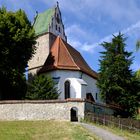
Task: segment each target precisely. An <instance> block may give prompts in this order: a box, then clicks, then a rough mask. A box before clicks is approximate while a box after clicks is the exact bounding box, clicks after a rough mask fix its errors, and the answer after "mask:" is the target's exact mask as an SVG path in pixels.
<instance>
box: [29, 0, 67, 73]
mask: <svg viewBox="0 0 140 140" xmlns="http://www.w3.org/2000/svg"><path fill="white" fill-rule="evenodd" d="M33 27H34V30H35V34H36V45H35V46H36V51H35V54H34V56H33V57H32V59H31V60H29V62H28V72H29V73H31V74H33V75H34V74H37V71H38V70H39V69H40V68H42V66H43V65H44V63H45V61H46V59H47V57H48V55H49V53H50V47H51V46H52V44H53V42H54V41H55V39H56V37H57V36H60V37H61V38H62V39H63V40H64V41H66V42H67V37H66V35H65V29H64V24H63V21H62V16H61V11H60V8H59V3H58V2H57V4H56V6H55V7H53V8H51V9H48V10H47V11H45V12H43V13H39V14H37V16H36V18H35V21H34V24H33Z"/></svg>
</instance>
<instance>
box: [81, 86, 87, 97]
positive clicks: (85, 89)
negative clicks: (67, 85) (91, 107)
mask: <svg viewBox="0 0 140 140" xmlns="http://www.w3.org/2000/svg"><path fill="white" fill-rule="evenodd" d="M85 93H87V85H81V98H82V99H85V98H86V94H85Z"/></svg>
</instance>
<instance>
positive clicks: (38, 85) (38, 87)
mask: <svg viewBox="0 0 140 140" xmlns="http://www.w3.org/2000/svg"><path fill="white" fill-rule="evenodd" d="M58 96H59V93H58V91H57V88H56V84H55V82H54V81H53V79H52V78H51V77H49V76H48V77H47V76H45V75H39V76H37V75H36V76H34V77H33V79H32V80H31V81H29V82H28V90H27V95H26V98H27V99H31V100H50V99H57V98H58Z"/></svg>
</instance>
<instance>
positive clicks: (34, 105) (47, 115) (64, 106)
mask: <svg viewBox="0 0 140 140" xmlns="http://www.w3.org/2000/svg"><path fill="white" fill-rule="evenodd" d="M72 107H76V108H77V109H78V120H80V119H81V118H84V108H85V102H84V100H80V99H79V100H78V99H77V100H75V99H69V100H63V101H62V100H43V101H0V120H49V119H55V120H68V121H69V120H71V111H70V110H71V108H72Z"/></svg>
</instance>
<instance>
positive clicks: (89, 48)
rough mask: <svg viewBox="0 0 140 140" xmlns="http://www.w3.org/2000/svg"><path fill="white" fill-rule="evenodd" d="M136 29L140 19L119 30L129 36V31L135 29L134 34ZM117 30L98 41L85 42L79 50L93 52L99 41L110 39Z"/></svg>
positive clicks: (139, 27)
mask: <svg viewBox="0 0 140 140" xmlns="http://www.w3.org/2000/svg"><path fill="white" fill-rule="evenodd" d="M136 29H140V21H138V22H137V23H135V24H133V25H131V26H130V27H128V28H126V29H123V30H122V31H121V33H123V34H127V35H128V36H131V32H132V31H134V30H135V34H139V32H137V30H136ZM117 34H118V32H115V33H113V34H111V35H108V36H106V37H104V38H102V39H100V40H99V41H98V42H96V43H93V44H86V43H84V45H83V46H82V48H81V50H83V51H87V52H90V53H91V52H94V51H95V50H96V49H97V48H98V47H99V46H100V44H101V43H103V42H104V41H105V42H108V41H111V39H112V37H113V35H117Z"/></svg>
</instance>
